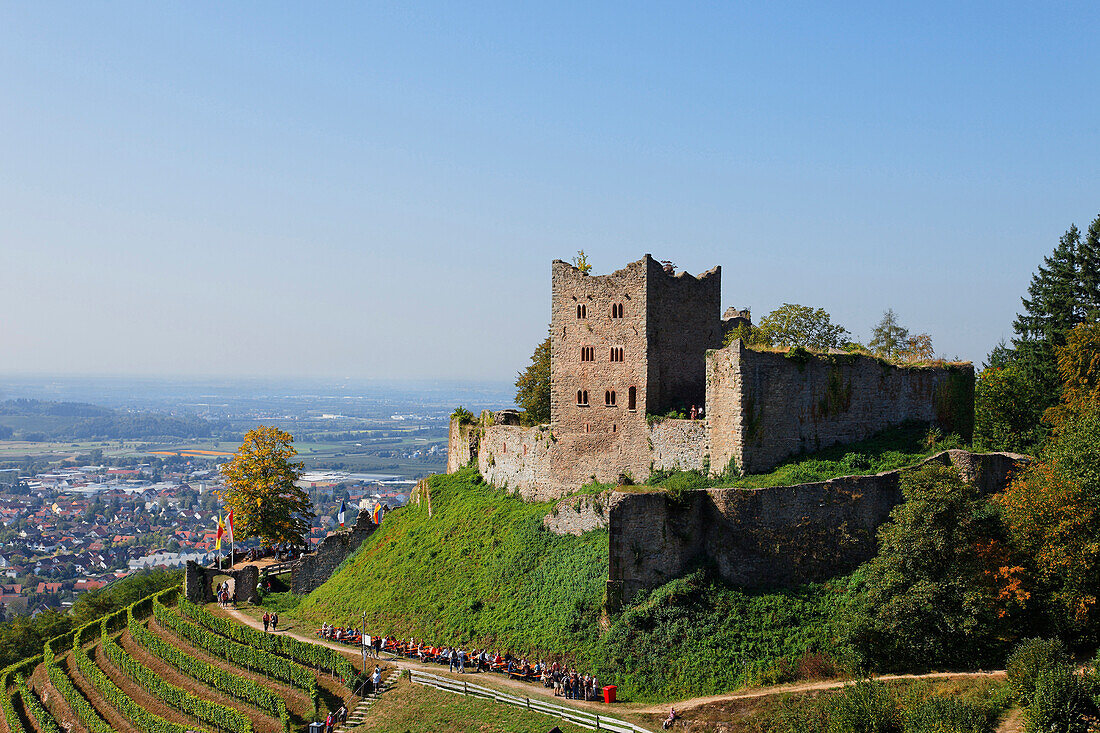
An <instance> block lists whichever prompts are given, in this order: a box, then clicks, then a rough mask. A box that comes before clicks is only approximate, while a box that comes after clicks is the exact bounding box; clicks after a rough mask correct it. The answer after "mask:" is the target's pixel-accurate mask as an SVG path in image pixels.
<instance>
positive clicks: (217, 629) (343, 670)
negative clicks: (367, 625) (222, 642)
mask: <svg viewBox="0 0 1100 733" xmlns="http://www.w3.org/2000/svg"><path fill="white" fill-rule="evenodd" d="M177 607H178V608H179V611H180V614H181V615H182V616H186V617H188V618H190V619H192V620H194V621H196V622H197V623H199V624H201V625H202V626H205V627H206V628H207V629H209V630H210V631H213V632H214V633H216V634H221V635H222V636H225V637H227V638H229V639H232V640H233V641H236V642H240V643H242V644H247V645H248V646H250V647H255V648H257V649H262V650H264V651H267V652H270V653H271V654H276V655H278V656H281V657H286V658H287V659H292V660H294V661H295V662H298V663H300V664H305V665H308V666H310V667H316V668H317V669H321V670H324V671H326V672H331V673H332V674H333V675H336V676H338V677H339V678H340V679H341V680H342V681H343V682H344V684H345V685H353V684H354V682H355V680H356V679H357V678H358V676H359V673H358V672H357V671H356V669H355V665H354V664H352V663H351V661H349V660H348V658H347V657H345V656H344V655H343V654H341V653H340V652H338V651H336V650H335V649H330V648H329V647H327V646H321V645H320V644H309V643H307V642H304V641H299V640H297V639H295V638H294V637H292V636H288V635H286V634H267V633H264V632H262V631H258V630H256V629H254V628H252V627H251V626H245V625H244V624H239V623H236V622H234V621H230V620H229V619H227V618H223V617H221V616H215V615H214V614H212V613H210V612H209V611H207V610H206V609H205V608H203V607H202V606H197V605H195V604H194V603H191V602H190V601H188V600H187V599H185V598H180V599H179V602H178V603H177Z"/></svg>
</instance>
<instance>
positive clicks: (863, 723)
mask: <svg viewBox="0 0 1100 733" xmlns="http://www.w3.org/2000/svg"><path fill="white" fill-rule="evenodd" d="M827 714H828V718H829V728H828V730H829V733H901V730H902V716H901V712H900V711H899V710H898V704H897V701H896V700H895V699H894V696H893V695H892V694H891V693H890V689H889V688H888V687H887V686H886V685H884V684H882V683H881V682H875V681H873V680H860V681H859V682H856V683H855V684H854V685H849V686H848V687H845V688H844V691H843V692H842V693H840V694H838V695H836V696H834V697H832V698H830V701H829V705H828V707H827Z"/></svg>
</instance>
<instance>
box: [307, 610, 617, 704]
mask: <svg viewBox="0 0 1100 733" xmlns="http://www.w3.org/2000/svg"><path fill="white" fill-rule="evenodd" d="M317 635H318V636H319V637H321V638H322V639H328V640H331V641H338V642H343V643H346V644H356V645H361V646H363V647H364V648H366V649H368V650H369V652H368V653H369V654H370V655H372V656H374V657H375V658H378V657H379V655H380V654H381V653H382V652H387V653H389V654H393V655H396V656H401V657H409V658H412V659H417V660H419V661H420V662H422V663H425V664H427V663H431V662H434V663H436V664H445V665H447V669H448V671H451V672H456V671H457V672H458V673H459V674H465V673H466V672H467V670H468V671H470V672H497V673H500V674H503V675H507V676H508V677H512V678H514V679H519V680H524V681H527V682H534V683H540V684H542V685H543V687H546V688H547V689H553V690H554V695H555V696H559V697H565V698H567V699H571V700H599V699H601V697H602V695H603V688H601V687H600V682H599V680H598V679H597V678H596V676H595V675H591V674H584V673H581V672H580V671H579V670H577V669H575V668H573V667H569V666H566V665H563V664H559V663H558V662H545V661H542V660H535V661H534V662H533V663H532V662H531V661H530V660H529V659H527V658H525V657H522V658H521V657H514V656H512V655H511V654H508V653H505V654H501V653H500V652H499V651H490V650H488V649H473V650H471V651H467V650H466V649H463V648H462V647H449V646H448V647H437V646H432V645H429V644H427V643H426V642H425V641H423V640H422V639H420V640H418V639H408V640H405V639H397V638H394V637H392V636H390V637H381V636H371V635H368V634H365V633H364V631H363V630H362V629H357V628H355V627H350V626H334V625H332V624H329V623H325V624H322V625H321V628H320V629H318V631H317Z"/></svg>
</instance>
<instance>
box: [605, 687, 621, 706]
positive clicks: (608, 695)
mask: <svg viewBox="0 0 1100 733" xmlns="http://www.w3.org/2000/svg"><path fill="white" fill-rule="evenodd" d="M617 689H619V688H617V687H615V685H608V686H607V687H605V688H603V701H604V702H606V703H608V704H609V705H610V704H611V703H613V702H615V691H616V690H617Z"/></svg>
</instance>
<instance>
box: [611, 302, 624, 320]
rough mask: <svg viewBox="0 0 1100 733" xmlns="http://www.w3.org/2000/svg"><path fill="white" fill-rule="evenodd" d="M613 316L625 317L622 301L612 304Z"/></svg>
mask: <svg viewBox="0 0 1100 733" xmlns="http://www.w3.org/2000/svg"><path fill="white" fill-rule="evenodd" d="M611 317H612V318H622V317H623V304H622V303H614V304H612V306H611Z"/></svg>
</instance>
